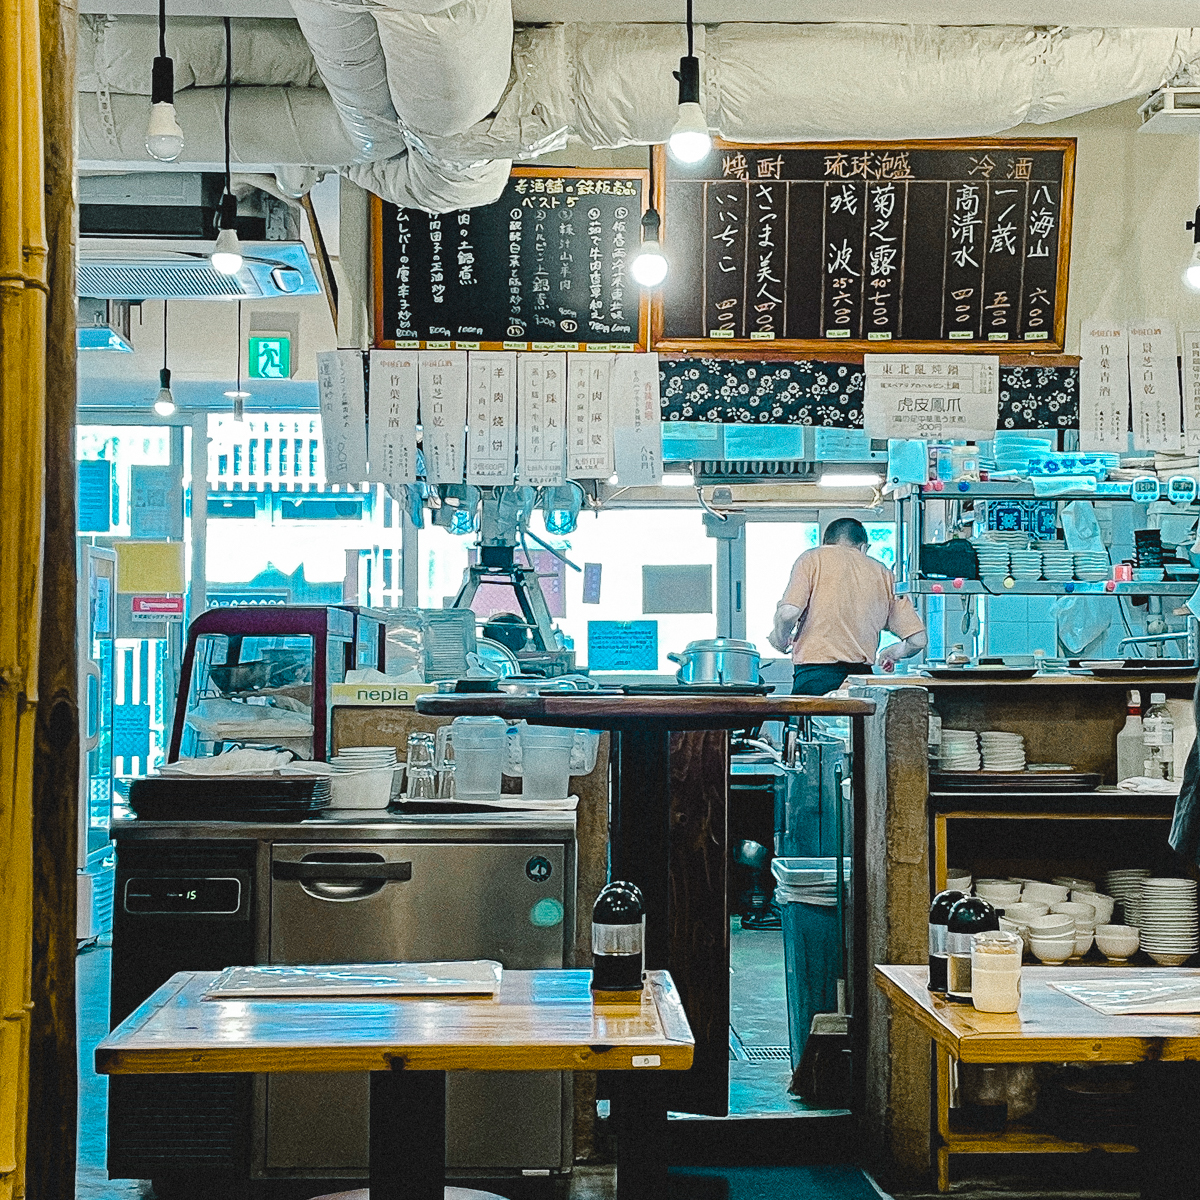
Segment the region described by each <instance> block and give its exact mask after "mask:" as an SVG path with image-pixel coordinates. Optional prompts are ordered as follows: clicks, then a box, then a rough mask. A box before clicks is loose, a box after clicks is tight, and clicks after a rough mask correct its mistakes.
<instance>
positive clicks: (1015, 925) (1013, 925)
mask: <svg viewBox="0 0 1200 1200" xmlns="http://www.w3.org/2000/svg"><path fill="white" fill-rule="evenodd" d="M1000 928H1001V929H1004V930H1006V931H1007V932H1009V933H1015V934H1016V935H1017V937H1019V938H1020V939H1021V942H1022V943H1023V944H1024V947H1025V953H1026V954H1028V953H1029V952H1030V941H1031V935H1030V933H1029V926H1028V925H1022V924H1020V923H1019V922H1017V921H1010V920H1009V919H1008V918H1007V917H1001V918H1000Z"/></svg>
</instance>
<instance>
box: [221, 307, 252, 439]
mask: <svg viewBox="0 0 1200 1200" xmlns="http://www.w3.org/2000/svg"><path fill="white" fill-rule="evenodd" d="M225 397H226V399H228V400H232V401H233V419H234V420H235V421H240V420H242V419H243V418H244V417H245V415H246V401H247V400H249V399H250V393H249V392H243V391H242V302H241V301H240V300H239V301H238V306H237V385H236V387H235V388H234V389H233V391H231V392H226V393H225Z"/></svg>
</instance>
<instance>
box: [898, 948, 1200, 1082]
mask: <svg viewBox="0 0 1200 1200" xmlns="http://www.w3.org/2000/svg"><path fill="white" fill-rule="evenodd" d="M1117 972H1120V974H1119V975H1118V974H1117ZM1186 976H1191V977H1194V978H1197V979H1200V970H1190V971H1185V970H1181V969H1180V968H1177V967H1158V968H1155V967H1146V968H1141V967H1067V966H1062V967H1022V969H1021V1007H1020V1010H1019V1011H1018V1012H1015V1013H981V1012H977V1011H976V1010H975V1009H974V1008H973V1007H972V1006H971V1005H969V1004H953V1003H950V1002H949V1001H946V1000H941V999H939V998H938V997H936V996H934V995H933V994H932V993H931V992H930V991H929V990H928V988H927V987H926V984H927V982H928V979H929V971H928V969H927V968H926V967H898V966H876V968H875V982H876V983H877V984H878V985H879V987H880V988H882V989H883V991H884V992H885V993H886V995H887V997H888V999H889V1000H890V1001H891V1002H892V1004H893V1005H894V1006H895V1007H896V1009H897V1010H898V1011H901V1012H903V1013H905V1014H907V1015H908V1016H910V1017H913V1018H914V1019H915V1020H916V1021H917V1022H918V1023H919V1024H920V1025H921V1026H922V1028H924V1029H925V1031H926V1032H927V1033H928V1034H929V1035H930V1036H931V1037H932V1038H933V1039H934V1041H936V1042H938V1043H939V1044H940V1045H942V1046H944V1047H945V1048H946V1049H947V1050H949V1051H950V1053H951V1054H952V1055H953V1056H954V1057H955V1058H957V1059H958V1060H959V1061H960V1062H976V1063H1004V1062H1135V1061H1138V1060H1142V1059H1146V1060H1151V1061H1159V1060H1161V1061H1164V1062H1179V1061H1182V1060H1184V1059H1200V1016H1154V1015H1149V1014H1146V1015H1140V1016H1139V1015H1134V1016H1127V1017H1108V1016H1105V1015H1104V1014H1103V1013H1100V1012H1097V1011H1096V1010H1095V1009H1094V1008H1089V1007H1088V1006H1087V1005H1086V1004H1082V1003H1080V1002H1079V1001H1078V1000H1074V999H1072V998H1071V997H1070V996H1068V995H1066V994H1065V993H1063V992H1060V991H1058V990H1056V989H1055V988H1052V987H1050V986H1049V984H1050V981H1052V980H1056V981H1058V982H1060V983H1067V982H1071V983H1079V982H1083V981H1085V980H1088V979H1105V980H1111V979H1113V978H1114V977H1116V978H1122V979H1124V978H1128V979H1129V980H1130V981H1131V982H1133V981H1135V980H1143V979H1147V978H1155V977H1160V978H1166V979H1171V980H1174V981H1178V980H1179V979H1180V978H1181V977H1186Z"/></svg>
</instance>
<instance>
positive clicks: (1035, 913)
mask: <svg viewBox="0 0 1200 1200" xmlns="http://www.w3.org/2000/svg"><path fill="white" fill-rule="evenodd" d="M1049 911H1050V908H1049V906H1048V905H1045V904H1029V903H1026V902H1025V901H1018V902H1017V903H1016V904H1006V905H1004V915H1005V916H1006V917H1007V918H1008V919H1009V920H1010V921H1024V922H1029V921H1032V920H1033V919H1034V917H1044V916H1046V914H1047V913H1049Z"/></svg>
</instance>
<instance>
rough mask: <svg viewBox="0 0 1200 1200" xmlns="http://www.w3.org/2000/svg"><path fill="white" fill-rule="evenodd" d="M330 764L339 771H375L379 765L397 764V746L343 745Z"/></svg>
mask: <svg viewBox="0 0 1200 1200" xmlns="http://www.w3.org/2000/svg"><path fill="white" fill-rule="evenodd" d="M329 765H330V766H331V767H333V769H334V770H335V771H337V772H339V773H341V772H344V771H373V770H375V769H376V768H378V767H394V766H395V765H396V747H395V746H343V747H342V749H341V750H339V751H338V753H337V754H336V755H334V757H333V758H331V759H330V760H329Z"/></svg>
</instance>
